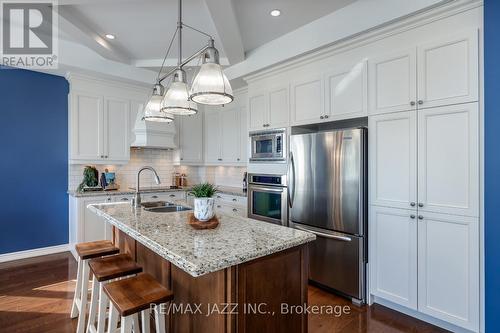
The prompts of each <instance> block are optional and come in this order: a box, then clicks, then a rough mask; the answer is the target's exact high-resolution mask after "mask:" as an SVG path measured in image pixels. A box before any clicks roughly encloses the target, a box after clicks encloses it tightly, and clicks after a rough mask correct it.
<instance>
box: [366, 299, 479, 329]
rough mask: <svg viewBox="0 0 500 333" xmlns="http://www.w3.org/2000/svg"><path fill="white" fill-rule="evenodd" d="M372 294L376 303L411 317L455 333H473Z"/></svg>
mask: <svg viewBox="0 0 500 333" xmlns="http://www.w3.org/2000/svg"><path fill="white" fill-rule="evenodd" d="M370 296H371V297H372V299H373V301H374V303H377V304H380V305H383V306H385V307H388V308H390V309H392V310H395V311H398V312H401V313H404V314H405V315H408V316H410V317H413V318H417V319H420V320H422V321H425V322H428V323H429V324H432V325H435V326H437V327H441V328H444V329H445V330H448V331H451V332H455V333H473V332H472V331H469V330H467V329H465V328H462V327H459V326H456V325H453V324H450V323H448V322H445V321H443V320H440V319H437V318H434V317H431V316H428V315H426V314H423V313H421V312H418V311H415V310H412V309H408V308H407V307H404V306H401V305H399V304H395V303H393V302H391V301H387V300H385V299H383V298H380V297H377V296H373V295H370Z"/></svg>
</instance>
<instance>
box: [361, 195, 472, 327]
mask: <svg viewBox="0 0 500 333" xmlns="http://www.w3.org/2000/svg"><path fill="white" fill-rule="evenodd" d="M369 228H370V231H369V232H370V235H371V237H370V284H371V287H370V289H371V294H372V295H375V296H377V297H380V298H383V299H386V300H388V301H391V302H393V303H396V304H399V305H402V306H405V307H407V308H410V309H413V310H416V311H419V312H421V313H424V314H426V315H429V316H432V317H435V318H438V319H441V320H444V321H446V322H449V323H452V324H454V325H457V326H460V327H463V328H466V329H469V330H472V331H478V329H479V244H478V240H479V221H478V219H477V218H471V217H465V216H456V215H448V214H438V213H429V212H421V211H417V210H416V209H415V210H405V209H399V208H388V207H381V206H373V205H372V206H371V207H370V222H369Z"/></svg>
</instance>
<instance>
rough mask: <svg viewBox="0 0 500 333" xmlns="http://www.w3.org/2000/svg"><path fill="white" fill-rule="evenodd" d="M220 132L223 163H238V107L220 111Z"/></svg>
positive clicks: (239, 134) (239, 133) (239, 135)
mask: <svg viewBox="0 0 500 333" xmlns="http://www.w3.org/2000/svg"><path fill="white" fill-rule="evenodd" d="M220 122H221V125H220V127H221V131H222V142H221V143H222V156H221V159H222V160H221V162H223V163H239V161H240V144H241V143H240V137H241V132H240V112H239V108H238V107H233V108H228V107H225V108H224V109H223V110H222V111H220Z"/></svg>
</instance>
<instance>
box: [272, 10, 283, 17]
mask: <svg viewBox="0 0 500 333" xmlns="http://www.w3.org/2000/svg"><path fill="white" fill-rule="evenodd" d="M269 14H271V16H274V17H276V16H280V15H281V10H279V9H273V10H271V12H270V13H269Z"/></svg>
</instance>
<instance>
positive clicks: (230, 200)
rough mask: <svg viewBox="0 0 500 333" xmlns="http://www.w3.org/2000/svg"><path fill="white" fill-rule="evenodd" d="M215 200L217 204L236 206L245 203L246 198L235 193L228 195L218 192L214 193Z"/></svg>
mask: <svg viewBox="0 0 500 333" xmlns="http://www.w3.org/2000/svg"><path fill="white" fill-rule="evenodd" d="M215 202H216V203H218V204H231V205H233V206H234V205H236V206H244V207H246V205H247V198H246V197H240V196H237V195H230V194H224V193H218V194H216V195H215Z"/></svg>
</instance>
